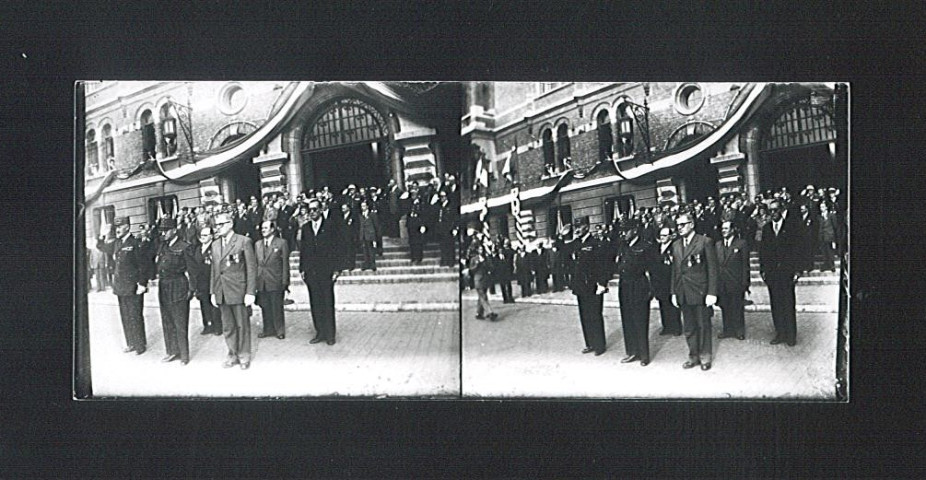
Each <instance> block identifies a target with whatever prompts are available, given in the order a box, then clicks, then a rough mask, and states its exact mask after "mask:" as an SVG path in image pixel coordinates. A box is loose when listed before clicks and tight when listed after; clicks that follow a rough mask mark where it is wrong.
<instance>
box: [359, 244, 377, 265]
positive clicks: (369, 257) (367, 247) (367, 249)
mask: <svg viewBox="0 0 926 480" xmlns="http://www.w3.org/2000/svg"><path fill="white" fill-rule="evenodd" d="M360 249H361V250H362V251H363V265H361V266H360V268H362V269H364V270H366V269H373V270H376V250H375V248H374V247H373V241H372V240H368V241H366V242H363V243H361V244H360Z"/></svg>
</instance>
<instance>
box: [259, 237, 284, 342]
mask: <svg viewBox="0 0 926 480" xmlns="http://www.w3.org/2000/svg"><path fill="white" fill-rule="evenodd" d="M260 233H261V235H262V236H263V237H264V238H262V239H260V240H258V241H257V242H256V243H255V244H254V250H255V252H254V253H255V254H256V255H257V299H256V303H257V305H258V306H260V311H261V312H262V313H263V317H264V328H263V331H262V332H260V333H258V334H257V338H264V337H274V336H275V337H277V338H279V339H280V340H283V339H284V338H286V322H285V321H284V319H283V292H285V291H286V290H287V289H288V288H289V246H288V245H287V243H286V241H285V240H283V239H282V238H279V237H278V236H277V235H276V222H273V221H267V222H263V223H261V225H260Z"/></svg>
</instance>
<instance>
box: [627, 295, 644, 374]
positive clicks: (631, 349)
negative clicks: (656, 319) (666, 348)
mask: <svg viewBox="0 0 926 480" xmlns="http://www.w3.org/2000/svg"><path fill="white" fill-rule="evenodd" d="M621 328H623V330H624V348H625V349H626V350H627V355H635V356H636V357H638V358H639V359H640V360H643V361H645V362H648V361H649V302H628V303H624V302H621Z"/></svg>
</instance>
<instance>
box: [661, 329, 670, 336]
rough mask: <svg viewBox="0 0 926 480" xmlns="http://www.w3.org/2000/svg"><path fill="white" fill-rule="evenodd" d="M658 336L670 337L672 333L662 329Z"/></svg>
mask: <svg viewBox="0 0 926 480" xmlns="http://www.w3.org/2000/svg"><path fill="white" fill-rule="evenodd" d="M659 334H660V335H672V332H670V331H669V330H666V329H664V328H663V329H662V330H660V331H659Z"/></svg>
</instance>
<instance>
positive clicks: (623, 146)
mask: <svg viewBox="0 0 926 480" xmlns="http://www.w3.org/2000/svg"><path fill="white" fill-rule="evenodd" d="M617 124H618V127H619V131H620V136H619V137H618V138H619V139H620V144H619V145H618V148H617V152H618V155H619V156H621V157H627V156H629V155H633V129H634V127H633V114H632V113H631V112H630V108H629V107H628V106H627V104H626V103H622V104H620V105H618V106H617Z"/></svg>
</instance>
